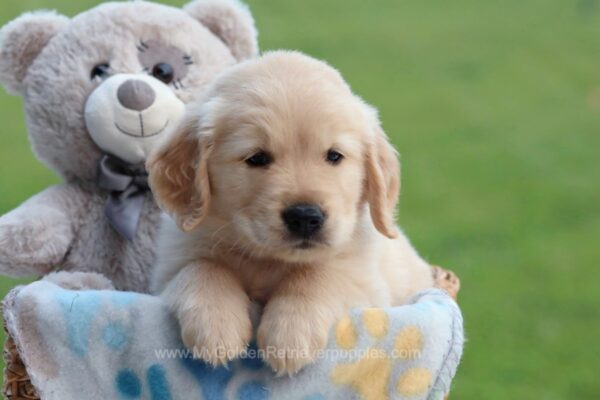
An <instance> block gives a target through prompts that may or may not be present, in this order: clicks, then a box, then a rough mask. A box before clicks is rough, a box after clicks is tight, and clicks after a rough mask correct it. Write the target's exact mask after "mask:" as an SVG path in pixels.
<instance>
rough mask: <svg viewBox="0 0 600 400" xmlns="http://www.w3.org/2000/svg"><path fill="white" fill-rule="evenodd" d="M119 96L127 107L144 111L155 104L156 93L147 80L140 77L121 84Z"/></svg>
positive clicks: (122, 103) (120, 100) (120, 101)
mask: <svg viewBox="0 0 600 400" xmlns="http://www.w3.org/2000/svg"><path fill="white" fill-rule="evenodd" d="M117 98H118V99H119V103H121V105H122V106H123V107H125V108H128V109H130V110H135V111H144V110H145V109H147V108H148V107H150V106H151V105H152V104H154V100H155V99H156V93H155V92H154V89H152V87H151V86H150V85H148V84H147V83H146V82H144V81H141V80H139V79H129V80H127V81H125V82H123V83H122V84H121V86H119V89H118V90H117Z"/></svg>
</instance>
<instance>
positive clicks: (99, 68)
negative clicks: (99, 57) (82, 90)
mask: <svg viewBox="0 0 600 400" xmlns="http://www.w3.org/2000/svg"><path fill="white" fill-rule="evenodd" d="M109 73H110V65H109V64H108V63H102V64H98V65H96V66H95V67H94V68H92V72H91V74H90V77H91V78H92V79H96V78H100V79H105V78H106V77H108V75H109Z"/></svg>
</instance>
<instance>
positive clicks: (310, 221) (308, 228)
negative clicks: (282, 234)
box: [281, 204, 325, 238]
mask: <svg viewBox="0 0 600 400" xmlns="http://www.w3.org/2000/svg"><path fill="white" fill-rule="evenodd" d="M281 217H282V218H283V222H285V226H286V227H287V229H288V231H289V232H290V233H291V234H293V235H294V236H298V237H302V238H309V237H310V236H312V235H314V234H315V233H317V232H318V231H319V230H320V229H321V227H322V226H323V222H325V215H324V214H323V211H322V210H321V209H320V208H319V207H318V206H315V205H313V204H295V205H293V206H290V207H288V208H286V209H285V210H283V213H282V214H281Z"/></svg>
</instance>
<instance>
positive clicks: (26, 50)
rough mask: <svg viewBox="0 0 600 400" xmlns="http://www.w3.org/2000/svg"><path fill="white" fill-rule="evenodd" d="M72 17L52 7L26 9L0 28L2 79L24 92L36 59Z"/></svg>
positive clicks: (11, 89) (10, 88)
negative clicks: (51, 10)
mask: <svg viewBox="0 0 600 400" xmlns="http://www.w3.org/2000/svg"><path fill="white" fill-rule="evenodd" d="M68 23H69V19H68V18H67V17H64V16H62V15H59V14H56V13H54V12H50V11H39V12H35V13H26V14H23V15H21V16H20V17H18V18H17V19H15V20H13V21H11V22H9V23H8V24H6V25H5V26H4V27H2V29H1V30H0V83H2V84H3V85H4V86H5V87H6V89H7V90H8V91H9V92H10V93H12V94H22V93H23V85H22V83H23V79H25V76H26V75H27V70H28V69H29V67H30V66H31V64H32V63H33V61H34V60H35V59H36V58H37V56H38V55H39V54H40V52H41V51H42V49H43V48H44V47H46V45H47V44H48V42H49V41H50V39H52V38H53V37H54V36H55V35H56V34H57V33H58V32H59V31H60V30H61V29H63V28H64V27H65V26H67V24H68Z"/></svg>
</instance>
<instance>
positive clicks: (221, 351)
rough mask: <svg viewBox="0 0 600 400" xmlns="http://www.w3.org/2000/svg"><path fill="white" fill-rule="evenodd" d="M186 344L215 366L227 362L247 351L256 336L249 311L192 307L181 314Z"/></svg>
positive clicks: (200, 357) (183, 336) (180, 320)
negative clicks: (195, 308)
mask: <svg viewBox="0 0 600 400" xmlns="http://www.w3.org/2000/svg"><path fill="white" fill-rule="evenodd" d="M179 323H180V325H181V336H182V339H183V343H184V345H185V346H186V347H187V348H188V349H190V350H192V351H193V355H194V358H199V359H201V360H203V361H204V362H206V363H208V364H211V365H213V366H215V367H216V366H219V365H225V364H227V363H228V362H229V361H231V360H233V359H236V358H238V357H239V356H241V355H242V354H243V352H244V351H246V348H247V347H248V343H249V342H250V340H251V339H252V323H251V321H250V316H249V312H248V310H227V309H225V308H223V307H218V306H215V308H214V310H211V311H206V310H191V311H189V312H186V313H185V314H184V315H183V316H181V317H180V319H179Z"/></svg>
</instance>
